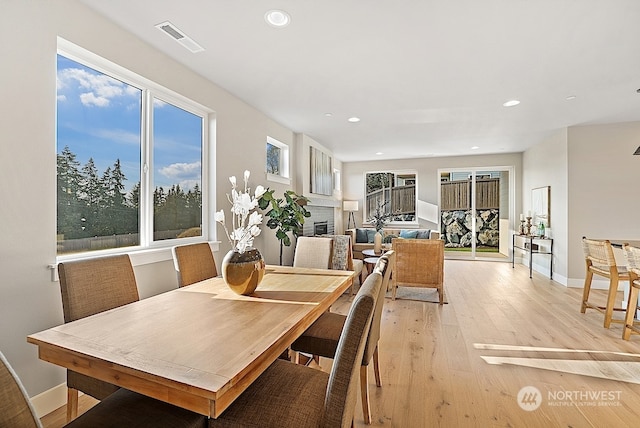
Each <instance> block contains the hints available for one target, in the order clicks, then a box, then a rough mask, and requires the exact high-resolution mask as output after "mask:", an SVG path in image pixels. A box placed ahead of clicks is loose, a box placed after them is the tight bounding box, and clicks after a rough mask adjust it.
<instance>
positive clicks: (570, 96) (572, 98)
mask: <svg viewBox="0 0 640 428" xmlns="http://www.w3.org/2000/svg"><path fill="white" fill-rule="evenodd" d="M575 99H576V96H575V95H569V96H568V97H567V98H565V100H567V101H571V100H575Z"/></svg>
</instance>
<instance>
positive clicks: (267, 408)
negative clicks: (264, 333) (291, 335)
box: [209, 273, 382, 428]
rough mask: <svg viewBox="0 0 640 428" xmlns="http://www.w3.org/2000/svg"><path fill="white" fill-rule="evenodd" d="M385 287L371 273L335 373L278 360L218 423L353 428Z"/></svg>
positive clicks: (215, 426) (347, 326) (215, 427)
mask: <svg viewBox="0 0 640 428" xmlns="http://www.w3.org/2000/svg"><path fill="white" fill-rule="evenodd" d="M381 288H382V275H381V274H380V273H374V274H372V275H370V276H369V277H367V279H366V281H365V283H364V284H363V286H362V287H360V290H358V294H356V296H355V298H354V300H353V304H352V305H351V308H350V310H349V314H348V315H347V318H346V320H345V323H344V328H343V330H342V334H341V335H340V340H339V341H338V346H337V350H336V355H335V359H334V362H333V366H332V368H331V373H329V374H328V373H325V372H323V371H321V370H317V369H313V368H310V367H306V366H303V365H298V364H293V363H290V362H288V361H283V360H277V361H276V362H275V363H273V364H272V365H271V366H269V368H267V370H266V371H265V372H264V373H263V374H262V375H260V377H258V379H256V380H255V381H254V382H253V383H252V384H251V385H250V386H249V387H248V388H247V389H246V390H245V391H244V392H243V393H242V394H241V395H240V397H238V398H237V399H236V401H234V402H233V404H231V406H229V408H228V409H226V410H225V411H224V412H223V413H222V415H220V417H219V418H217V419H209V427H210V428H219V427H239V426H252V427H263V428H268V427H278V428H281V427H292V428H303V427H327V428H328V427H349V426H352V424H353V414H354V411H355V405H356V401H357V398H358V391H357V388H358V385H357V384H358V380H357V379H358V367H359V366H360V363H361V362H362V356H363V354H364V347H365V342H366V337H367V334H368V332H369V328H370V326H371V320H372V319H373V312H374V309H375V307H376V301H377V299H378V295H379V294H380V289H381Z"/></svg>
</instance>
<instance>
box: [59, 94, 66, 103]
mask: <svg viewBox="0 0 640 428" xmlns="http://www.w3.org/2000/svg"><path fill="white" fill-rule="evenodd" d="M58 101H60V102H65V101H67V96H66V95H58Z"/></svg>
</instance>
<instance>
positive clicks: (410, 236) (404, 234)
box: [400, 230, 418, 239]
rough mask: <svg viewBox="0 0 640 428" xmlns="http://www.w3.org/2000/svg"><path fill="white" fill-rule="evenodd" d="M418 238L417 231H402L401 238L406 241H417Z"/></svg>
mask: <svg viewBox="0 0 640 428" xmlns="http://www.w3.org/2000/svg"><path fill="white" fill-rule="evenodd" d="M417 236H418V231H417V230H401V231H400V237H401V238H404V239H416V237H417Z"/></svg>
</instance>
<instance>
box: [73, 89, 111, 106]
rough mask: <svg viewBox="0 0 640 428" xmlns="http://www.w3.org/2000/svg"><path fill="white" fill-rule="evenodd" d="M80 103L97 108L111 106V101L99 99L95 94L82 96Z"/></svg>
mask: <svg viewBox="0 0 640 428" xmlns="http://www.w3.org/2000/svg"><path fill="white" fill-rule="evenodd" d="M80 102H82V104H84V105H86V106H90V105H94V106H97V107H106V106H108V105H109V100H108V99H107V98H105V97H97V96H96V95H95V94H94V93H93V92H86V93H84V94H80Z"/></svg>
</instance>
